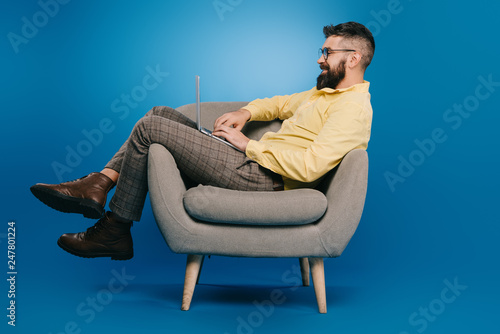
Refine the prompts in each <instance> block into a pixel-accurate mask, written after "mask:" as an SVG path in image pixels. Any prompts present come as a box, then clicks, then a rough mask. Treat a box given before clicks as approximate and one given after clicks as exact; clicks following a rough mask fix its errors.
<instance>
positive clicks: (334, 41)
mask: <svg viewBox="0 0 500 334" xmlns="http://www.w3.org/2000/svg"><path fill="white" fill-rule="evenodd" d="M341 39H342V37H337V36H330V37H328V38H327V39H326V41H325V44H323V48H328V49H329V50H333V49H342V47H340V46H339V43H340V41H341ZM346 62H347V54H346V53H342V52H333V53H330V54H329V55H328V59H327V60H325V57H324V56H321V57H320V58H319V59H318V64H319V67H320V68H321V69H322V70H323V72H321V74H320V75H319V76H318V79H317V84H316V88H317V89H318V90H320V89H323V88H332V89H335V88H337V86H338V84H339V83H340V82H341V81H342V80H343V79H344V78H345V74H346V66H345V65H346Z"/></svg>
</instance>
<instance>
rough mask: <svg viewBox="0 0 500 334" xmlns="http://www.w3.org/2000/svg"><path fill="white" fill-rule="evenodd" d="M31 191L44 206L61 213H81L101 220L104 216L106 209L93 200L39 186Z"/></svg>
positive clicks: (33, 187) (35, 186)
mask: <svg viewBox="0 0 500 334" xmlns="http://www.w3.org/2000/svg"><path fill="white" fill-rule="evenodd" d="M30 190H31V192H32V193H33V195H34V196H35V197H36V198H38V199H39V200H40V201H41V202H42V203H43V204H45V205H47V206H49V207H51V208H52V209H54V210H57V211H60V212H65V213H80V214H82V215H83V216H84V217H85V218H91V219H99V218H101V217H102V215H103V214H104V207H102V206H101V205H100V204H99V203H97V202H96V201H93V200H91V199H86V198H77V197H72V196H68V195H64V194H61V193H60V192H57V191H55V190H52V189H47V188H45V187H42V186H38V185H34V186H32V187H31V188H30Z"/></svg>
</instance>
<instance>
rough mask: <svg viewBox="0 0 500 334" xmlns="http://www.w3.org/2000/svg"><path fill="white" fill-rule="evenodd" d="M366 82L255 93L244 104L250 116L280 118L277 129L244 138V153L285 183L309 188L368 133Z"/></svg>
mask: <svg viewBox="0 0 500 334" xmlns="http://www.w3.org/2000/svg"><path fill="white" fill-rule="evenodd" d="M369 86H370V83H369V82H367V81H364V82H363V83H360V84H356V85H353V86H351V87H349V88H345V89H331V88H323V89H322V90H319V91H318V90H317V89H316V88H313V89H311V90H309V91H306V92H302V93H296V94H293V95H285V96H275V97H273V98H265V99H258V100H255V101H252V102H251V103H249V104H248V105H247V106H246V107H244V109H247V110H248V111H250V113H251V114H252V116H251V118H250V120H252V121H270V120H273V119H276V118H279V119H281V120H285V121H284V122H283V124H282V126H281V129H280V130H279V131H278V132H267V133H266V134H264V136H262V138H261V139H260V140H259V141H255V140H250V142H249V143H248V146H247V149H246V155H247V157H249V158H250V159H252V160H255V161H256V162H257V163H259V164H260V165H261V166H263V167H265V168H268V169H270V170H272V171H273V172H275V173H277V174H280V175H281V176H282V177H283V181H284V183H285V190H286V189H294V188H305V187H308V188H312V187H314V186H316V185H317V184H318V183H319V181H320V180H321V177H322V176H324V175H325V174H326V173H327V172H328V171H330V170H331V169H333V168H334V167H335V166H337V165H338V164H339V163H340V161H341V160H342V158H343V157H344V156H345V155H346V154H347V153H348V152H349V151H351V150H353V149H355V148H361V149H365V150H366V148H367V147H368V141H369V139H370V129H371V123H372V107H371V104H370V93H369V92H368V88H369Z"/></svg>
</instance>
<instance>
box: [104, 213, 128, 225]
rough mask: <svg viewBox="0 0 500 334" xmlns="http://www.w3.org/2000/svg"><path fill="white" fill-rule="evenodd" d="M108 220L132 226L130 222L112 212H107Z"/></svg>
mask: <svg viewBox="0 0 500 334" xmlns="http://www.w3.org/2000/svg"><path fill="white" fill-rule="evenodd" d="M109 218H111V219H113V220H114V221H115V222H117V223H120V224H132V220H130V219H126V218H123V217H120V216H119V215H117V214H116V213H114V212H113V211H110V212H109Z"/></svg>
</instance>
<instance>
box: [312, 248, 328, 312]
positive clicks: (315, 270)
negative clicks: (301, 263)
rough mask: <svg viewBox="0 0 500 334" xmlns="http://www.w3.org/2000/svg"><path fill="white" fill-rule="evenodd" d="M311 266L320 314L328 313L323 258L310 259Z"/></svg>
mask: <svg viewBox="0 0 500 334" xmlns="http://www.w3.org/2000/svg"><path fill="white" fill-rule="evenodd" d="M309 264H310V266H311V274H312V280H313V284H314V292H315V293H316V300H317V301H318V309H319V313H326V291H325V266H324V264H323V258H321V257H310V258H309Z"/></svg>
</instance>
